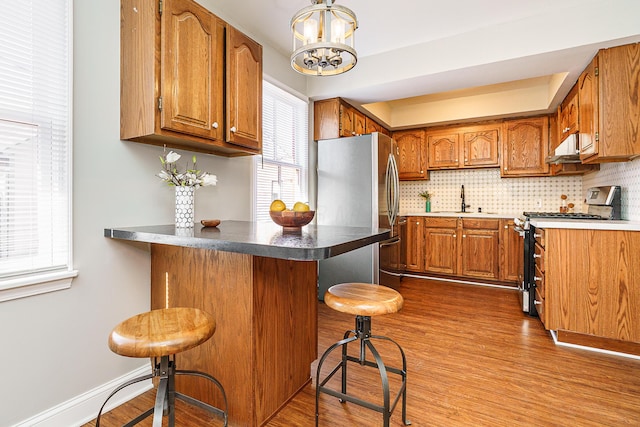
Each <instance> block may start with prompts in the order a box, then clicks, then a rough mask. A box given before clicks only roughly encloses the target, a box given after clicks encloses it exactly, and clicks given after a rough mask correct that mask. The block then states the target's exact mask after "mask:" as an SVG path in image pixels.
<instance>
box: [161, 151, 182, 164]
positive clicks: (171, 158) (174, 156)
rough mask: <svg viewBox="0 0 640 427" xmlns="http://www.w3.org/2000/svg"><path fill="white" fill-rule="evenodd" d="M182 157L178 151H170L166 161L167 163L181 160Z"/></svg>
mask: <svg viewBox="0 0 640 427" xmlns="http://www.w3.org/2000/svg"><path fill="white" fill-rule="evenodd" d="M180 157H181V156H180V154H178V153H176V152H175V151H169V154H167V157H166V158H165V161H166V162H167V163H175V162H177V161H178V160H180Z"/></svg>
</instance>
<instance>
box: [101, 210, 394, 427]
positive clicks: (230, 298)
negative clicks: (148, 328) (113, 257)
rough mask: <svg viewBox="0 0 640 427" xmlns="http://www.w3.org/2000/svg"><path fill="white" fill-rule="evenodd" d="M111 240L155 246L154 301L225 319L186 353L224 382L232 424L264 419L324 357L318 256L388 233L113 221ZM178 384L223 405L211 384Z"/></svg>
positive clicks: (183, 357) (184, 364) (182, 359)
mask: <svg viewBox="0 0 640 427" xmlns="http://www.w3.org/2000/svg"><path fill="white" fill-rule="evenodd" d="M104 235H105V237H108V238H112V239H120V240H125V241H132V242H143V243H148V244H149V246H150V251H151V308H153V309H156V308H163V307H180V306H186V307H195V308H199V309H202V310H205V311H207V312H209V313H211V314H213V316H214V317H215V319H216V325H217V329H216V332H215V334H214V335H213V337H212V338H211V339H210V340H208V341H207V342H205V343H204V344H203V345H201V346H199V347H196V348H194V349H192V350H189V351H187V352H184V353H181V354H179V355H178V356H177V365H178V367H179V369H194V370H199V371H204V372H207V373H209V374H210V375H213V376H214V377H216V378H217V379H218V380H219V381H220V382H221V383H222V385H223V386H224V388H225V390H226V393H227V397H228V400H229V425H231V426H261V425H264V424H265V423H266V422H267V421H268V420H269V419H270V418H271V417H272V416H273V415H275V414H276V413H277V412H278V410H279V409H281V408H282V407H283V406H284V405H285V404H286V402H287V401H288V400H289V399H291V398H292V397H293V396H294V395H295V394H296V393H297V392H298V391H299V390H300V389H301V388H303V387H304V386H305V385H306V384H308V383H309V381H310V380H311V367H310V366H311V363H312V362H313V361H314V360H315V359H316V358H317V347H318V343H317V332H318V325H317V304H318V302H317V282H318V280H317V275H318V269H317V261H318V260H321V259H326V258H330V257H333V256H337V255H340V254H342V253H345V252H349V251H352V250H354V249H358V248H361V247H364V246H367V245H371V244H375V243H377V242H380V241H383V240H386V239H388V238H389V236H390V231H389V230H387V229H373V228H368V227H338V226H317V225H308V226H305V227H303V228H302V229H301V230H300V232H298V233H295V232H294V233H290V232H285V231H284V230H283V229H282V227H279V226H277V225H276V224H272V223H257V222H246V221H223V222H222V223H221V224H220V225H218V226H217V227H202V226H200V225H198V224H196V226H195V227H194V228H187V229H179V228H175V227H174V226H173V225H157V226H142V227H129V228H107V229H105V230H104ZM176 388H177V390H178V391H183V392H185V393H187V394H189V395H192V396H194V397H196V398H198V399H201V400H203V401H205V402H208V403H210V404H212V405H214V406H219V405H220V403H221V402H220V399H221V396H219V395H217V394H216V393H217V391H216V390H215V389H214V388H213V387H210V386H209V385H208V384H206V382H204V381H202V382H201V381H199V379H197V378H196V379H191V378H183V377H182V378H181V377H178V378H177V380H176Z"/></svg>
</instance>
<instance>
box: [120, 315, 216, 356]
mask: <svg viewBox="0 0 640 427" xmlns="http://www.w3.org/2000/svg"><path fill="white" fill-rule="evenodd" d="M215 330H216V322H215V320H214V319H213V317H212V316H211V315H210V314H208V313H205V312H204V311H202V310H198V309H196V308H185V307H175V308H163V309H159V310H152V311H148V312H146V313H141V314H138V315H136V316H133V317H131V318H129V319H127V320H125V321H124V322H122V323H120V324H119V325H118V326H116V327H115V328H113V331H111V335H109V348H110V349H111V351H113V352H114V353H117V354H119V355H122V356H127V357H161V356H167V355H171V354H176V353H180V352H183V351H185V350H189V349H190V348H193V347H196V346H198V345H200V344H202V343H203V342H205V341H206V340H208V339H209V338H211V336H212V335H213V333H214V332H215Z"/></svg>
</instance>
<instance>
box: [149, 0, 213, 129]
mask: <svg viewBox="0 0 640 427" xmlns="http://www.w3.org/2000/svg"><path fill="white" fill-rule="evenodd" d="M161 28H162V31H161V46H160V49H161V52H162V54H161V58H160V60H161V66H160V69H161V76H162V77H161V101H160V103H161V105H160V106H159V107H160V109H161V122H160V126H161V127H162V129H168V130H172V131H176V132H180V133H187V134H191V135H197V136H202V137H205V138H209V139H218V138H221V136H222V131H223V129H222V126H223V105H224V98H223V97H224V88H223V84H224V80H223V75H224V69H223V68H222V64H224V56H223V55H224V23H223V22H222V21H220V20H218V19H217V18H216V17H215V16H214V15H213V14H211V13H210V12H209V11H207V10H206V9H204V8H202V7H200V6H199V5H197V4H196V3H194V2H193V1H190V0H172V1H170V2H166V4H165V9H164V11H163V13H162V23H161Z"/></svg>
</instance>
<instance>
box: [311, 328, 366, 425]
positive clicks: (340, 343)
mask: <svg viewBox="0 0 640 427" xmlns="http://www.w3.org/2000/svg"><path fill="white" fill-rule="evenodd" d="M349 335H350V332H349V331H347V333H345V335H344V336H345V337H344V339H342V340H340V341H338V342H337V343H335V344H333V345H332V346H331V347H329V348H328V349H327V350H326V351H325V352H324V353H323V354H322V357H320V360H319V361H318V368H317V369H316V427H317V426H318V418H319V417H320V412H319V411H318V407H319V403H320V389H321V388H323V386H324V385H325V384H326V383H327V381H329V380H330V379H331V377H333V375H334V374H335V373H336V372H337V371H338V369H340V367H342V363H340V364H339V365H338V366H336V367H335V368H333V370H332V371H331V373H330V374H329V375H327V376H326V377H325V379H324V381H322V383H321V382H320V371H321V370H322V365H323V364H324V361H325V359H326V358H327V357H328V356H329V354H331V352H332V351H333V350H335V349H336V348H338V347H341V346H344V347H346V345H347V344H348V343H350V342H352V341H355V340H357V339H358V337H357V336H353V337H350V338H349ZM345 364H346V362H345Z"/></svg>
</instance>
